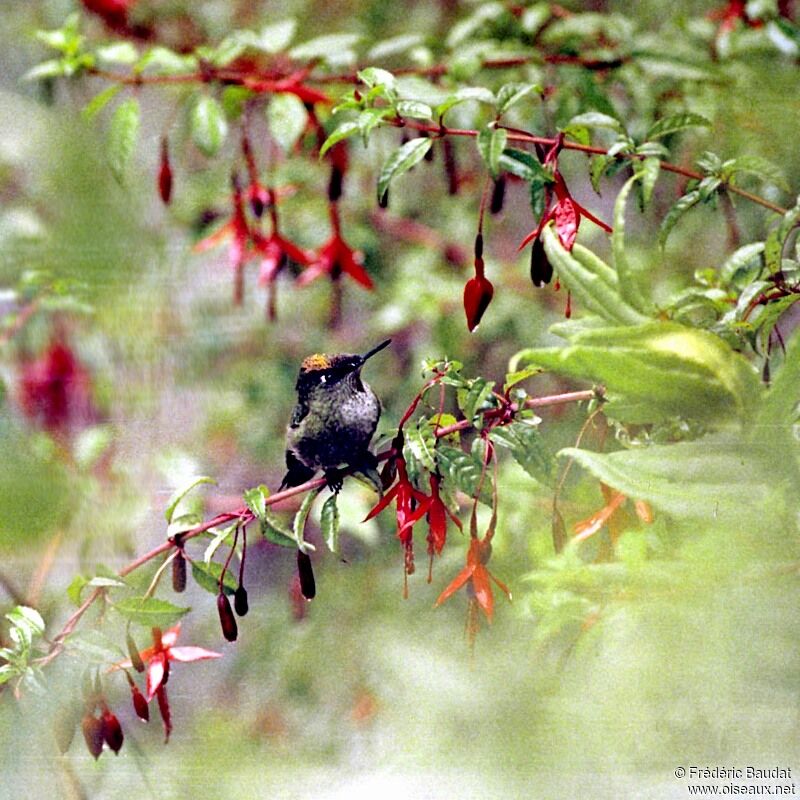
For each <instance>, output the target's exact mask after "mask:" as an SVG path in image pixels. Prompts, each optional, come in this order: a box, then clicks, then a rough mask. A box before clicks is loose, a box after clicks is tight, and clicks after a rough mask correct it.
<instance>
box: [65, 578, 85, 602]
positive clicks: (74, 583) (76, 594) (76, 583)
mask: <svg viewBox="0 0 800 800" xmlns="http://www.w3.org/2000/svg"><path fill="white" fill-rule="evenodd" d="M88 582H89V581H88V580H87V579H86V578H84V576H83V575H76V576H75V577H74V578H73V579H72V580H71V581H70V584H69V586H67V597H68V598H69V601H70V603H72V605H74V606H79V605H80V604H81V594H82V593H83V590H84V589H85V588H86V584H87V583H88Z"/></svg>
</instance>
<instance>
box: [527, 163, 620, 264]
mask: <svg viewBox="0 0 800 800" xmlns="http://www.w3.org/2000/svg"><path fill="white" fill-rule="evenodd" d="M553 180H554V183H553V192H554V194H555V197H556V202H555V203H553V205H552V206H551V207H550V209H549V210H548V211H547V212H546V213H545V214H543V215H542V218H541V220H540V221H539V224H538V225H537V226H536V227H535V228H534V229H533V230H532V231H531V232H530V233H529V234H528V235H527V236H526V237H525V238H524V239H523V240H522V242H521V243H520V246H519V249H520V250H522V248H523V247H525V246H526V245H527V244H530V242H532V241H533V240H534V239H538V237H539V236H541V233H542V231H543V230H544V227H545V225H547V224H548V223H549V222H550V221H555V227H556V233H557V234H558V239H559V241H560V242H561V246H562V247H563V248H564V249H565V250H572V247H573V245H574V244H575V238H576V237H577V235H578V228H579V227H580V224H581V219H582V218H583V217H586V218H587V219H590V220H591V221H592V222H594V224H595V225H597V226H599V227H600V228H602V229H603V230H604V231H605V232H606V233H611V232H612V231H611V226H610V225H607V224H606V223H605V222H603V221H602V220H600V219H598V218H597V217H596V216H595V215H594V214H592V212H591V211H587V210H586V209H585V208H584V207H583V206H582V205H581V204H580V203H578V201H577V200H575V198H574V197H572V195H571V194H570V193H569V189H568V188H567V184H566V183H565V181H564V178H563V177H562V176H561V173H560V172H559V171H558V168H556V170H555V172H554V174H553Z"/></svg>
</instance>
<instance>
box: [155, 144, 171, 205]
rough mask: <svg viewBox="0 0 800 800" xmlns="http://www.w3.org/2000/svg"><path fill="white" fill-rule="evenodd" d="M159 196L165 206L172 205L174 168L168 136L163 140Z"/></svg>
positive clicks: (159, 170) (159, 173)
mask: <svg viewBox="0 0 800 800" xmlns="http://www.w3.org/2000/svg"><path fill="white" fill-rule="evenodd" d="M158 195H159V197H160V198H161V202H162V203H163V204H164V205H165V206H168V205H169V204H170V200H172V167H171V166H170V163H169V141H168V140H167V137H166V136H165V137H164V138H163V139H162V140H161V165H160V166H159V168H158Z"/></svg>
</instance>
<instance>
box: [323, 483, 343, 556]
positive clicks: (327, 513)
mask: <svg viewBox="0 0 800 800" xmlns="http://www.w3.org/2000/svg"><path fill="white" fill-rule="evenodd" d="M319 525H320V530H321V531H322V538H323V539H325V544H326V545H328V550H330V551H331V552H332V553H336V552H338V551H339V506H338V505H337V504H336V495H335V494H332V495H331V496H330V497H329V498H328V499H327V500H326V501H325V502H324V503H323V504H322V510H321V511H320V516H319Z"/></svg>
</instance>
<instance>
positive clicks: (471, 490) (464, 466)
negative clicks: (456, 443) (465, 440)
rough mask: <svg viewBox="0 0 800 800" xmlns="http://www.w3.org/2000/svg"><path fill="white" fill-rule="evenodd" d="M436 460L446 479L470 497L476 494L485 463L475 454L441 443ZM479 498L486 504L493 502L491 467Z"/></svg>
mask: <svg viewBox="0 0 800 800" xmlns="http://www.w3.org/2000/svg"><path fill="white" fill-rule="evenodd" d="M436 462H437V464H438V465H439V471H440V472H441V473H442V476H443V477H444V479H445V481H450V483H451V484H452V485H453V486H455V487H456V488H458V489H459V490H461V491H462V492H464V493H465V494H467V495H469V496H470V497H474V496H475V493H476V492H477V491H478V485H479V484H480V480H481V474H482V473H483V464H482V463H481V461H480V460H479V459H478V458H477V457H476V456H475V455H473V454H472V453H465V452H464V451H463V450H461V449H460V448H458V447H451V446H450V445H446V444H440V445H439V447H437V448H436ZM478 499H479V500H480V501H481V502H482V503H484V504H485V505H488V506H491V504H492V471H491V470H490V469H487V470H486V475H485V477H484V480H483V486H482V488H481V493H480V497H479V498H478Z"/></svg>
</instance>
